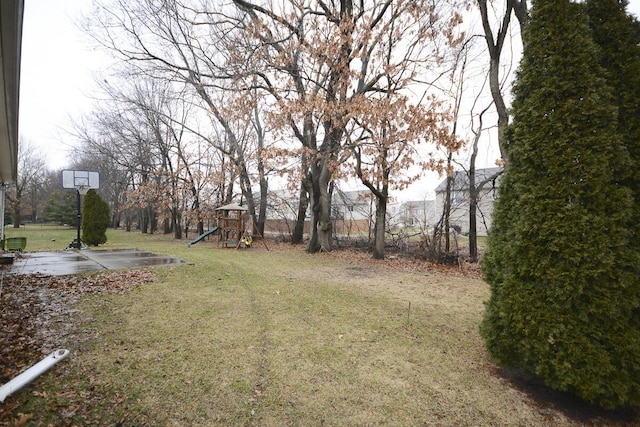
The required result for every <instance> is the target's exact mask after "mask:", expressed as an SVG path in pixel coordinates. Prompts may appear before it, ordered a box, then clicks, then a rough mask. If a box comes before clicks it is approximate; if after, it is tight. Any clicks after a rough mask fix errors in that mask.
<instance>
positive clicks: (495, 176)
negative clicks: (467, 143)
mask: <svg viewBox="0 0 640 427" xmlns="http://www.w3.org/2000/svg"><path fill="white" fill-rule="evenodd" d="M502 170H503V169H502V168H497V167H496V168H486V169H476V175H475V182H476V185H479V184H480V183H483V182H484V183H485V184H484V186H483V187H482V189H481V190H480V192H479V194H478V205H477V206H478V208H477V212H476V226H477V233H478V235H479V236H483V235H486V234H487V230H488V229H489V228H490V227H491V214H492V213H493V202H494V201H495V199H496V196H497V193H498V183H499V181H500V176H501V175H500V172H501V171H502ZM446 192H447V178H445V179H444V180H442V182H441V183H440V184H439V185H438V187H437V188H436V212H437V215H438V218H439V217H440V216H441V215H442V212H443V210H444V201H445V198H446ZM449 223H450V224H451V225H456V226H459V227H460V229H461V231H462V232H463V233H466V232H468V231H469V176H468V174H467V172H466V171H456V172H454V174H453V181H452V186H451V214H450V217H449Z"/></svg>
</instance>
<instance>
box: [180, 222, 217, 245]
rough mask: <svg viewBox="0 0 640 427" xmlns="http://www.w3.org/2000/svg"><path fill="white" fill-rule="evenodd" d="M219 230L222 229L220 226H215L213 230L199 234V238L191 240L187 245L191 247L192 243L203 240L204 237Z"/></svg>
mask: <svg viewBox="0 0 640 427" xmlns="http://www.w3.org/2000/svg"><path fill="white" fill-rule="evenodd" d="M218 230H220V227H213V228H212V229H211V230H209V231H206V232H204V233H203V234H201V235H199V236H198V238H197V239H195V240H192V241H190V242H189V244H188V245H187V247H189V248H190V247H191V245H193V244H196V243H198V242H199V241H201V240H202V239H204V238H205V237H207V236H208V235H210V234H213V233H215V232H216V231H218Z"/></svg>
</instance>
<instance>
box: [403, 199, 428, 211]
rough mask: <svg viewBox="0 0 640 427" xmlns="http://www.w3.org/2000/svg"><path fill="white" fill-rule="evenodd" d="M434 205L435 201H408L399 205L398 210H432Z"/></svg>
mask: <svg viewBox="0 0 640 427" xmlns="http://www.w3.org/2000/svg"><path fill="white" fill-rule="evenodd" d="M435 204H436V201H435V200H409V201H407V202H404V203H403V204H402V205H400V209H425V210H426V209H432V208H433V207H434V206H435Z"/></svg>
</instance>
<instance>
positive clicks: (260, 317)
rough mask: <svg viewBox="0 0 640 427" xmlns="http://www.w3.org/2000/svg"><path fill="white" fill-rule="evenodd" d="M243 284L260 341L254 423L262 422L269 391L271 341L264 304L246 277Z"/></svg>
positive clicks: (255, 385) (252, 408)
mask: <svg viewBox="0 0 640 427" xmlns="http://www.w3.org/2000/svg"><path fill="white" fill-rule="evenodd" d="M240 284H241V286H242V288H243V289H244V290H245V291H246V293H247V295H248V298H249V304H250V307H251V312H252V313H253V315H254V316H255V319H256V323H257V326H258V330H257V336H258V341H259V350H258V351H259V357H258V364H257V366H256V379H255V381H254V385H253V386H254V390H253V398H252V399H251V403H252V407H251V419H252V420H253V422H254V423H256V424H259V423H260V412H259V410H260V407H261V405H262V402H263V400H264V397H265V396H266V394H267V392H268V386H269V384H268V383H269V377H270V375H271V366H270V363H269V352H270V347H271V342H270V341H269V336H268V334H267V330H268V316H267V314H266V312H265V308H264V306H263V305H262V304H261V303H260V300H259V298H258V296H257V295H256V292H255V290H254V289H253V286H252V285H251V283H250V282H249V280H247V279H246V278H244V277H243V278H242V279H241V283H240Z"/></svg>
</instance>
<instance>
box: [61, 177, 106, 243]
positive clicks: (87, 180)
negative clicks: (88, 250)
mask: <svg viewBox="0 0 640 427" xmlns="http://www.w3.org/2000/svg"><path fill="white" fill-rule="evenodd" d="M62 187H63V188H68V189H75V190H76V191H77V192H78V197H77V200H78V210H77V213H78V217H77V218H78V221H77V222H78V224H77V237H76V239H75V240H74V241H73V242H71V244H70V245H69V247H68V248H76V249H82V241H81V240H80V224H81V222H82V214H81V213H80V208H81V199H82V196H86V195H87V192H88V191H89V190H90V189H96V190H97V189H98V188H100V174H99V173H98V172H95V171H76V170H63V171H62Z"/></svg>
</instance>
